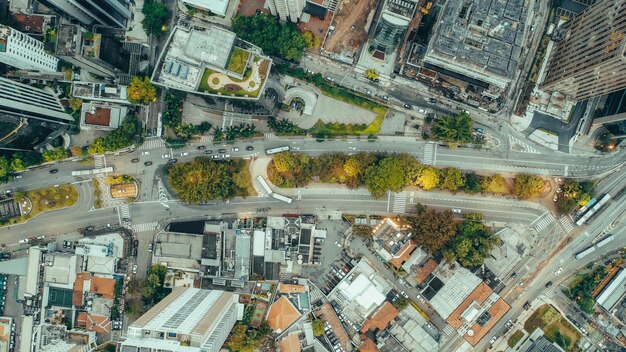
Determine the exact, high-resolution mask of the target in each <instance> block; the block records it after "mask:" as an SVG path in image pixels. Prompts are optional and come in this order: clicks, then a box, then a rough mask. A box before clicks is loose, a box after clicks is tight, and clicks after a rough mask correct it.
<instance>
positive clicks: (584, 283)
mask: <svg viewBox="0 0 626 352" xmlns="http://www.w3.org/2000/svg"><path fill="white" fill-rule="evenodd" d="M607 274H608V270H607V268H606V267H604V266H601V267H598V268H597V269H595V270H594V271H592V272H589V273H586V274H583V275H582V276H579V277H578V278H576V279H575V280H574V282H573V284H571V285H570V286H568V287H567V288H564V289H563V290H562V291H563V293H564V294H565V295H566V296H567V297H568V298H569V299H571V300H573V301H575V302H576V303H577V304H578V306H579V307H580V309H581V310H582V311H583V312H585V313H587V314H593V311H594V309H593V308H594V307H595V300H594V299H593V296H592V295H591V293H592V292H593V290H594V289H595V288H596V287H598V284H600V282H602V280H604V278H605V277H606V275H607Z"/></svg>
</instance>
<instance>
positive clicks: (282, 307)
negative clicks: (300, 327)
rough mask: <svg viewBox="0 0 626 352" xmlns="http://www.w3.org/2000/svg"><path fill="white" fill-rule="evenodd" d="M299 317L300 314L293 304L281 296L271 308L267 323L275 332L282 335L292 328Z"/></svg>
mask: <svg viewBox="0 0 626 352" xmlns="http://www.w3.org/2000/svg"><path fill="white" fill-rule="evenodd" d="M299 317H300V312H298V310H297V309H296V307H294V305H293V303H291V301H290V300H289V299H287V297H285V296H281V297H280V298H279V299H277V300H276V302H274V304H272V306H271V307H270V311H269V313H268V315H267V322H268V324H269V325H270V326H271V327H272V329H274V331H276V332H277V333H280V332H282V331H285V329H287V328H288V327H289V326H291V324H293V323H294V322H295V321H296V320H297V319H298V318H299Z"/></svg>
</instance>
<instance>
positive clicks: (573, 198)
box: [556, 180, 595, 214]
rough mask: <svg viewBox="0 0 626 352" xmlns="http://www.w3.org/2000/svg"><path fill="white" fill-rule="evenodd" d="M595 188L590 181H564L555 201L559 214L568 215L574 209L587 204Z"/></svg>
mask: <svg viewBox="0 0 626 352" xmlns="http://www.w3.org/2000/svg"><path fill="white" fill-rule="evenodd" d="M594 188H595V186H594V184H593V182H591V181H582V182H579V181H574V180H565V181H564V182H563V185H562V186H561V192H560V194H559V195H558V199H557V201H556V208H557V211H558V212H559V213H560V214H569V213H571V212H572V211H573V210H574V209H575V208H576V207H578V206H583V205H585V204H587V203H588V202H589V201H590V200H591V198H593V197H594V195H595V189H594Z"/></svg>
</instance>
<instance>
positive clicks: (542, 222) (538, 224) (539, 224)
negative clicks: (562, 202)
mask: <svg viewBox="0 0 626 352" xmlns="http://www.w3.org/2000/svg"><path fill="white" fill-rule="evenodd" d="M555 220H556V219H555V218H554V216H553V215H552V214H551V213H549V212H545V213H543V215H541V216H540V217H539V218H537V220H535V221H534V222H533V223H532V226H533V227H534V228H535V229H536V230H537V232H541V231H543V230H544V229H546V228H547V227H548V226H550V225H551V224H552V223H553V222H554V221H555Z"/></svg>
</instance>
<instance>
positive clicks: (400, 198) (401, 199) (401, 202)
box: [393, 191, 407, 213]
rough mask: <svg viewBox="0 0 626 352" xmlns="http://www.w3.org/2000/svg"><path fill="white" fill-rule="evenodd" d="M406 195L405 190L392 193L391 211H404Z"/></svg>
mask: <svg viewBox="0 0 626 352" xmlns="http://www.w3.org/2000/svg"><path fill="white" fill-rule="evenodd" d="M406 196H407V192H406V191H402V192H399V193H394V195H393V212H394V213H404V212H406Z"/></svg>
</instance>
